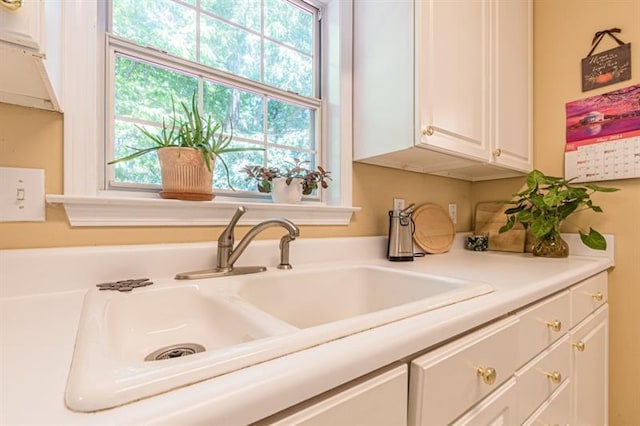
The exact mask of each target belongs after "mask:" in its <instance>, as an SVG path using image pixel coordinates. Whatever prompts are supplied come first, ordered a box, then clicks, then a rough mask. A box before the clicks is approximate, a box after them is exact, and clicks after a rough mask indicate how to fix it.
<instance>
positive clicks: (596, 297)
mask: <svg viewBox="0 0 640 426" xmlns="http://www.w3.org/2000/svg"><path fill="white" fill-rule="evenodd" d="M591 298H592V299H593V300H595V301H596V302H602V299H604V295H603V294H602V293H601V292H597V293H592V294H591Z"/></svg>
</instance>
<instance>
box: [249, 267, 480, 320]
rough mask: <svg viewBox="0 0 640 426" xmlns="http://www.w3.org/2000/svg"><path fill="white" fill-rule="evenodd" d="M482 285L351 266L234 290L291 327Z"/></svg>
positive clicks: (396, 313) (409, 307)
mask: <svg viewBox="0 0 640 426" xmlns="http://www.w3.org/2000/svg"><path fill="white" fill-rule="evenodd" d="M486 290H488V289H487V288H486V287H479V286H470V285H469V282H468V281H463V280H456V279H451V278H443V277H437V276H429V275H425V274H421V273H412V272H404V271H399V270H396V269H391V268H384V267H378V266H353V267H343V268H338V269H331V270H321V271H311V272H308V271H302V272H298V271H295V272H291V273H288V274H286V275H281V276H274V275H272V276H263V277H255V278H253V279H250V280H247V281H246V282H245V283H244V284H243V285H242V286H241V287H240V288H239V289H238V296H240V297H241V298H243V299H244V300H246V301H248V302H249V303H251V304H252V305H254V306H256V307H258V308H259V309H261V310H263V311H265V312H267V313H268V314H271V315H273V316H275V317H277V318H279V319H281V320H283V321H285V322H287V323H289V324H291V325H293V326H295V327H298V328H308V327H313V326H318V325H321V324H326V323H331V322H335V321H341V320H346V319H349V318H353V317H359V316H363V315H367V314H371V313H374V312H379V311H383V310H389V309H392V308H400V309H395V310H392V311H391V312H390V313H391V316H392V317H393V318H398V317H401V316H402V313H403V312H404V313H405V316H406V315H411V314H413V313H417V312H418V311H419V312H424V311H426V310H430V309H433V308H435V307H437V306H443V305H447V304H450V303H453V302H456V301H460V300H464V299H466V298H469V297H474V296H476V295H477V294H478V291H482V292H485V293H486ZM425 300H428V303H424V301H425Z"/></svg>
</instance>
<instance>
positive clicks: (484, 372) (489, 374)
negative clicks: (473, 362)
mask: <svg viewBox="0 0 640 426" xmlns="http://www.w3.org/2000/svg"><path fill="white" fill-rule="evenodd" d="M478 376H479V377H481V378H482V381H483V382H484V383H485V384H487V385H492V384H494V383H495V382H496V377H497V376H498V373H496V370H495V369H494V368H491V367H487V368H482V367H478Z"/></svg>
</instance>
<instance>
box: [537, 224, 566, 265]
mask: <svg viewBox="0 0 640 426" xmlns="http://www.w3.org/2000/svg"><path fill="white" fill-rule="evenodd" d="M533 255H534V256H540V257H556V258H562V257H569V244H567V242H566V241H565V240H563V239H562V237H561V236H560V225H559V224H558V225H556V226H555V227H554V228H553V229H552V230H551V232H549V233H548V234H546V235H544V236H543V237H541V238H538V239H537V240H536V242H535V243H534V245H533Z"/></svg>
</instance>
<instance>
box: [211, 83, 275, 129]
mask: <svg viewBox="0 0 640 426" xmlns="http://www.w3.org/2000/svg"><path fill="white" fill-rule="evenodd" d="M263 111H264V107H263V96H261V95H256V94H254V93H250V92H245V91H242V90H239V89H234V88H231V87H227V86H223V85H220V84H215V83H213V82H210V81H205V82H204V112H205V114H209V115H211V116H213V118H214V120H216V121H217V122H218V123H224V130H225V132H230V128H229V123H230V122H231V123H232V125H233V135H234V137H243V138H248V139H253V140H257V141H263V140H264V124H263V123H264V113H263Z"/></svg>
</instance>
